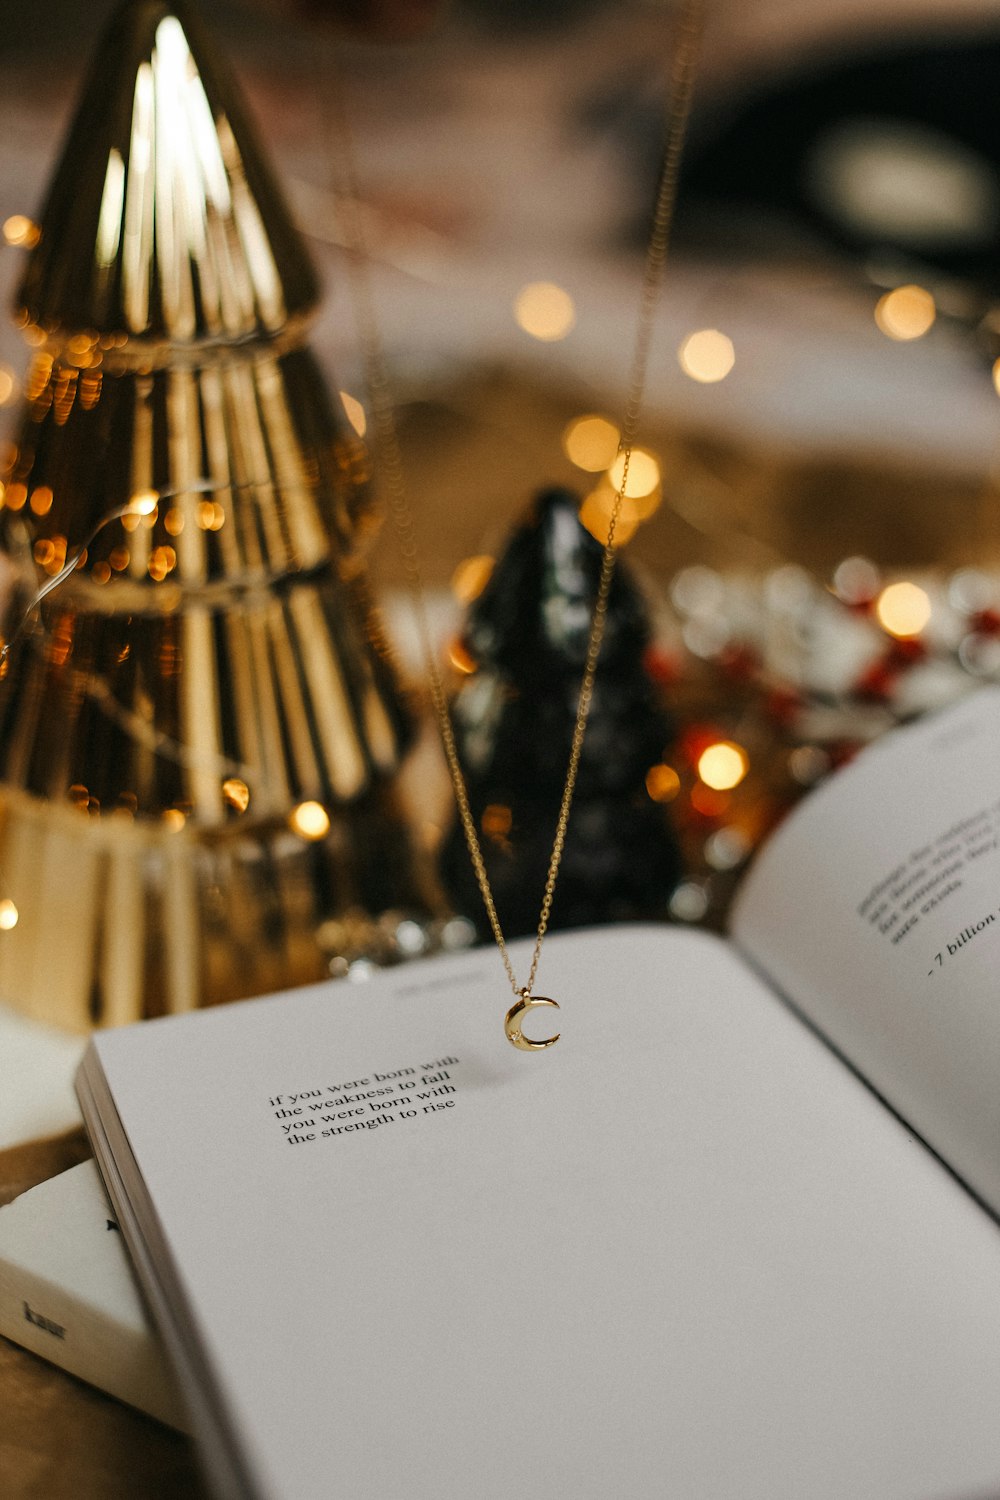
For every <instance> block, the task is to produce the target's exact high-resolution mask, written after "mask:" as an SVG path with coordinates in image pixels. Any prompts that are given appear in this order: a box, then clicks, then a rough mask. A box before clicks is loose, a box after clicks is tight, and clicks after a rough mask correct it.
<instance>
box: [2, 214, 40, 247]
mask: <svg viewBox="0 0 1000 1500" xmlns="http://www.w3.org/2000/svg"><path fill="white" fill-rule="evenodd" d="M3 237H4V239H5V240H6V241H7V243H8V245H18V246H20V247H21V248H22V249H24V250H31V249H32V248H33V247H34V246H35V245H37V244H38V241H39V239H40V238H41V230H40V229H39V227H38V225H37V224H36V223H35V221H34V219H29V218H28V217H27V215H26V214H11V216H10V218H9V219H5V220H4V225H3Z"/></svg>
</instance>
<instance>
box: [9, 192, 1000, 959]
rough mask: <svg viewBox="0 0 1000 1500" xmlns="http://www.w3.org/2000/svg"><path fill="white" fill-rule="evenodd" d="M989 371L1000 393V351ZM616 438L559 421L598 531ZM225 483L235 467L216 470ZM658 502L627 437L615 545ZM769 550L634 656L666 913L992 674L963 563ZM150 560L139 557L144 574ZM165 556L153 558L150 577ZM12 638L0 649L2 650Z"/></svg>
mask: <svg viewBox="0 0 1000 1500" xmlns="http://www.w3.org/2000/svg"><path fill="white" fill-rule="evenodd" d="M2 234H3V237H4V239H5V241H6V243H7V244H8V245H11V246H16V247H20V248H31V247H32V245H34V244H35V243H37V238H38V229H37V226H36V225H35V224H34V223H33V221H32V220H30V219H29V218H27V217H26V216H24V215H20V214H15V215H12V216H11V217H9V218H8V219H7V220H6V221H5V223H4V224H3V226H2ZM874 292H875V293H877V295H876V296H875V299H874V302H873V306H872V316H873V318H874V321H875V324H876V326H877V328H878V329H879V330H880V332H881V333H882V334H883V335H884V336H885V337H886V338H888V339H890V340H892V341H894V342H909V341H913V340H917V339H920V338H923V337H924V336H925V335H927V334H928V333H929V332H930V330H931V328H932V327H933V326H934V323H935V321H936V320H937V317H938V313H939V309H938V306H937V302H936V299H935V296H934V294H933V293H932V292H931V291H930V290H929V289H928V288H926V287H924V286H920V285H918V284H916V283H911V282H901V283H900V284H898V285H892V286H887V287H881V288H880V287H875V288H874ZM511 310H512V315H513V318H514V320H515V322H516V324H517V325H518V327H519V328H520V329H521V330H522V331H523V332H524V333H525V334H526V335H527V336H529V337H531V338H533V339H536V340H539V341H541V342H556V341H559V340H561V339H564V338H566V337H567V336H568V335H569V334H570V333H571V332H572V330H573V327H574V325H575V323H576V306H575V301H574V298H573V296H572V295H571V293H570V292H569V291H568V290H567V289H566V288H564V287H561V286H558V285H557V284H555V283H553V282H548V281H536V282H530V283H528V284H526V285H524V286H522V287H521V288H520V289H519V291H518V292H517V294H516V296H515V297H514V299H513V302H512V309H511ZM676 358H677V363H678V366H679V368H680V370H681V372H682V373H683V375H684V376H686V377H687V378H688V379H690V380H692V381H694V382H696V383H699V384H703V385H711V384H717V383H719V382H721V381H724V380H726V379H727V378H729V376H730V375H731V374H732V372H733V370H734V369H735V368H736V366H737V362H738V349H737V347H736V343H735V342H734V339H733V338H732V337H731V336H730V335H729V334H727V333H726V332H724V331H723V330H722V329H719V328H717V327H708V326H706V327H698V328H692V329H690V330H689V331H688V332H686V333H685V334H684V335H683V337H682V338H681V339H680V340H679V342H678V344H677V348H676ZM992 379H993V384H994V386H995V388H996V389H997V391H998V393H1000V359H998V360H997V361H996V363H995V364H994V366H993V368H992ZM19 394H20V384H19V381H18V379H17V377H16V375H15V373H14V372H13V371H12V370H10V369H9V368H8V367H7V366H4V365H0V407H3V406H5V405H8V404H9V403H10V402H12V401H13V400H14V399H15V398H16V397H17V396H18V395H19ZM339 394H340V399H341V401H342V404H343V408H344V412H345V415H346V417H347V420H348V422H349V423H350V425H351V427H352V428H353V430H354V432H355V433H356V434H357V435H358V437H364V435H365V432H366V426H367V419H366V413H365V408H364V405H363V403H362V402H361V401H359V400H358V399H357V398H356V397H354V396H352V395H351V394H350V393H349V392H347V391H341V392H340V393H339ZM619 442H620V433H619V430H618V427H617V426H616V424H615V423H614V422H613V421H611V420H610V419H609V418H608V417H607V416H605V415H603V414H601V413H595V412H590V413H585V414H583V415H581V416H579V417H576V418H574V419H573V420H572V421H571V422H570V423H569V424H568V425H567V426H566V428H565V430H564V432H563V434H562V448H563V452H564V453H565V456H566V458H567V459H568V460H569V462H570V463H571V464H572V465H573V466H574V467H575V468H576V469H577V470H578V471H579V472H580V473H581V474H582V475H584V476H586V492H585V494H584V498H583V501H582V504H581V509H580V519H581V521H582V523H583V524H584V526H586V527H587V529H588V530H589V531H590V532H591V533H592V534H593V535H594V536H595V537H596V538H597V540H598V541H601V542H603V540H604V538H605V537H606V536H607V531H608V521H609V517H610V514H611V510H612V508H613V507H614V505H615V500H616V497H617V495H618V494H619V492H620V490H621V485H622V478H623V476H622V472H621V468H622V457H621V455H620V454H619V452H618V449H619ZM191 487H195V488H200V489H204V490H206V491H212V492H213V493H214V490H215V489H216V488H217V487H216V486H215V485H214V484H213V483H212V481H210V480H197V481H194V482H193V486H189V488H191ZM232 487H233V486H232V485H231V483H228V482H227V484H226V486H224V488H226V489H231V488H232ZM9 498H11V499H12V501H13V499H14V498H16V497H9ZM168 498H169V496H168V495H167V494H166V493H158V492H155V491H145V492H143V493H142V494H141V495H136V496H134V497H132V500H131V501H129V502H128V503H127V504H126V505H125V506H124V507H119V508H118V509H117V510H116V511H115V512H114V513H112V514H109V515H108V516H106V517H104V518H103V519H102V521H101V522H100V524H99V526H98V528H96V529H97V530H99V529H100V528H101V527H103V526H104V525H106V524H108V523H109V522H110V521H112V520H115V519H118V518H123V517H127V519H128V522H129V524H130V526H131V525H138V524H139V523H140V518H141V519H142V520H143V521H144V522H145V523H146V524H148V523H149V516H150V515H151V514H152V513H153V512H155V511H156V508H157V507H158V506H159V505H160V504H161V503H162V502H163V501H164V500H166V499H168ZM665 502H666V504H667V505H668V506H670V507H673V508H675V509H678V508H679V497H678V496H677V495H675V494H673V493H672V492H671V489H670V487H669V486H665V484H664V478H663V472H662V465H661V461H660V459H659V457H658V455H657V454H656V453H655V452H654V451H653V450H652V449H650V448H646V447H642V446H635V447H633V448H632V450H631V456H630V464H629V470H628V477H627V484H626V487H625V490H624V494H623V496H622V504H621V509H620V513H619V518H618V526H617V533H616V537H617V542H618V545H621V546H624V545H625V544H627V543H628V542H629V541H630V540H631V538H632V537H633V536H634V535H635V533H636V532H637V530H638V529H639V527H640V526H642V525H643V524H644V523H645V522H647V521H648V520H650V518H651V517H652V516H653V515H654V514H655V513H656V511H657V510H658V509H659V507H660V506H661V505H663V504H664V503H665ZM4 503H5V497H4V496H3V494H2V492H0V504H4ZM206 505H208V506H210V507H211V517H210V518H206V520H205V524H206V525H211V526H212V527H213V528H216V529H217V528H218V527H221V526H222V525H223V524H224V523H225V510H224V507H222V506H221V505H220V504H219V503H218V501H216V500H214V499H209V500H207V501H206ZM10 508H12V509H14V508H16V506H15V505H14V504H13V503H12V504H11V506H10ZM35 508H36V509H37V507H35ZM703 529H706V530H710V526H707V527H703ZM95 534H96V531H95ZM92 539H93V538H92V537H91V538H89V539H88V543H89V541H91V540H92ZM85 546H86V544H85ZM84 550H85V547H84V548H77V549H76V551H75V552H74V553H73V554H72V555H70V556H67V554H66V551H65V549H63V550H62V551H61V552H60V550H59V549H58V548H55V549H54V550H53V551H52V553H51V555H45V556H39V555H37V554H36V555H35V557H34V561H35V563H36V564H37V565H38V567H39V569H40V571H41V572H43V573H45V574H46V575H47V581H46V582H45V583H44V584H43V585H42V586H41V588H40V589H39V590H38V592H37V593H36V595H35V597H34V599H33V600H32V601H31V606H30V609H29V614H33V613H34V612H35V611H36V609H37V605H38V604H39V603H40V602H41V600H42V598H43V597H44V596H45V595H47V594H48V593H50V592H51V591H52V590H53V589H54V588H56V587H58V586H59V585H60V584H61V583H62V582H63V581H64V579H65V578H66V577H68V576H69V574H70V573H72V572H73V571H74V569H75V567H76V566H77V564H78V562H79V557H80V555H81V554H82V552H83V551H84ZM772 550H773V549H772ZM772 562H773V566H771V567H770V568H769V570H768V571H767V572H766V573H765V574H764V575H763V576H762V577H758V578H756V579H747V578H738V577H735V576H733V575H731V574H726V573H722V572H717V571H715V570H712V569H710V568H708V567H704V566H697V567H692V568H685V569H683V570H682V571H681V572H680V573H678V574H676V575H675V576H674V578H673V579H671V580H670V581H669V583H668V585H667V590H666V592H667V597H668V599H669V613H668V617H667V619H666V624H665V628H664V629H663V630H662V631H661V632H660V635H659V637H658V639H657V641H656V643H655V645H654V646H653V647H651V648H650V651H649V653H648V659H647V663H646V666H647V670H648V671H649V674H650V675H651V677H653V678H654V679H655V680H656V681H657V682H658V683H659V684H660V685H661V686H662V688H663V690H664V692H665V694H666V695H667V696H668V697H669V698H671V699H672V701H673V702H674V703H675V704H676V705H677V708H678V717H679V720H680V722H681V723H682V725H683V728H682V729H681V731H680V733H679V734H678V736H677V740H676V742H675V744H674V745H673V746H672V747H665V751H664V758H663V760H662V761H660V762H658V763H657V764H655V765H653V766H651V767H650V768H649V771H648V773H647V776H646V790H647V793H648V795H649V796H650V798H651V799H652V800H653V801H655V802H657V803H662V804H672V805H673V811H674V814H675V821H676V822H677V824H678V826H679V830H680V833H681V836H682V841H683V842H684V844H685V852H686V855H687V861H688V867H689V870H690V874H689V877H688V878H687V879H685V881H684V882H682V884H681V886H680V887H679V888H678V890H677V891H676V892H675V895H674V898H673V900H672V903H671V908H670V914H671V915H672V916H673V917H675V918H676V919H678V920H684V921H701V920H703V919H706V918H707V919H711V918H712V917H713V914H714V913H715V912H716V911H718V910H719V909H720V908H721V906H722V905H723V904H724V902H725V899H726V895H727V891H728V886H727V884H726V878H727V877H728V876H729V875H730V874H732V873H734V872H736V871H738V869H739V868H740V866H741V865H742V864H743V863H744V861H745V860H746V858H747V857H748V855H749V854H750V853H751V852H752V850H753V848H754V847H755V845H756V843H757V842H758V841H759V839H760V837H762V836H763V834H764V833H765V832H766V831H767V828H768V827H769V826H770V825H771V824H772V823H773V822H774V821H775V819H776V818H777V817H778V816H780V814H781V812H782V811H783V810H784V808H785V807H786V806H787V805H788V804H789V802H790V801H791V800H793V799H794V797H795V796H797V795H799V794H800V793H801V791H802V790H804V789H805V788H806V787H808V786H810V785H812V784H814V783H815V782H816V781H817V780H819V779H821V778H822V776H824V775H825V774H827V772H828V771H829V770H831V769H833V768H835V767H836V766H837V765H839V764H841V763H843V761H844V760H845V759H847V758H849V757H850V755H852V754H854V753H855V751H856V750H857V749H858V748H859V746H861V745H863V744H864V743H866V742H868V741H869V740H871V739H873V738H874V737H876V735H878V734H880V733H882V732H883V731H884V730H885V729H886V728H888V727H890V725H891V724H892V723H895V722H898V721H899V720H900V719H902V718H906V717H909V716H912V715H914V714H916V713H918V712H921V711H924V710H925V709H926V708H930V707H934V706H938V704H940V703H942V702H944V701H947V700H948V699H949V698H950V697H953V696H957V695H958V694H959V693H961V692H962V691H967V690H968V688H969V687H970V686H971V685H972V684H973V683H974V682H976V681H996V680H1000V579H997V578H993V577H991V576H990V575H988V574H986V573H983V572H979V571H977V570H975V569H969V568H966V569H960V570H958V571H956V572H955V573H954V574H952V575H951V576H950V577H948V578H940V577H934V578H923V577H921V578H892V577H887V576H883V575H882V573H881V572H880V570H879V569H878V568H877V566H876V565H875V564H874V563H873V562H871V561H870V560H868V559H866V558H861V557H852V558H846V559H844V560H843V561H842V562H841V563H840V564H839V565H838V566H837V567H836V568H835V569H834V571H833V573H832V575H831V577H830V579H829V580H828V581H826V582H822V581H820V580H818V579H816V578H814V577H812V576H811V575H809V574H808V573H807V572H806V571H805V570H804V569H802V568H800V567H797V566H796V565H795V564H794V563H791V562H789V560H788V559H787V558H784V557H780V556H777V555H775V556H774V557H773V559H772ZM159 566H160V564H159V563H157V560H156V558H151V560H150V576H151V577H152V578H153V579H154V581H158V578H157V573H156V571H155V570H156V568H157V567H159ZM492 567H493V558H492V557H491V556H488V555H486V554H479V555H475V556H472V557H468V558H466V559H465V560H464V561H463V562H461V563H460V564H459V566H458V567H457V568H456V570H455V572H454V575H453V578H452V582H451V589H452V593H453V596H454V599H455V601H456V602H457V603H458V604H459V605H461V606H463V607H468V606H469V605H471V604H472V603H473V602H474V600H475V599H476V598H477V597H478V595H479V594H480V592H481V591H482V589H483V588H484V587H485V584H486V582H487V581H488V578H489V576H490V572H491V570H492ZM169 571H170V569H169V567H167V568H165V569H161V572H162V575H163V576H165V575H166V572H169ZM22 623H23V622H22ZM20 628H21V627H19V629H20ZM10 644H11V642H8V643H7V644H6V645H5V646H4V648H3V651H2V654H0V665H2V657H5V656H6V653H7V651H8V650H9V648H10ZM445 649H446V655H447V657H448V659H449V661H450V663H451V666H452V667H453V669H454V671H455V673H456V674H457V675H459V676H462V675H467V674H469V673H472V672H475V670H476V663H475V662H474V661H472V660H471V659H470V658H469V656H468V654H467V652H466V651H465V649H464V647H463V646H462V645H461V643H460V642H459V641H458V640H457V639H456V640H453V641H451V642H450V643H447V645H446V648H445ZM85 690H86V692H87V693H88V695H89V696H90V697H91V698H92V700H93V701H94V703H95V704H96V705H97V706H98V708H99V709H100V711H101V712H102V713H104V714H106V715H107V716H108V717H109V718H111V719H112V720H114V721H115V723H116V724H117V726H118V727H119V728H120V729H122V730H123V732H125V733H127V734H129V735H132V736H134V737H136V738H138V739H139V740H140V741H141V742H142V743H143V745H144V746H145V747H146V748H148V749H150V750H151V751H153V752H154V753H155V754H157V755H164V756H168V757H170V758H172V759H174V760H177V761H179V762H181V763H184V764H193V763H194V761H197V762H198V764H199V767H201V768H204V767H203V766H202V762H203V760H204V757H203V756H198V755H196V753H195V752H194V751H193V750H191V749H190V748H189V747H187V746H185V745H183V744H181V743H180V742H179V741H177V740H174V739H171V738H170V737H169V736H167V735H165V734H163V733H161V732H159V731H157V730H155V729H154V728H153V727H152V725H150V724H148V723H147V722H146V721H145V720H143V719H141V718H140V717H139V716H138V715H136V714H135V713H133V712H131V711H130V710H128V709H127V708H125V706H124V705H122V704H121V703H120V702H118V700H117V699H116V697H115V695H114V693H113V691H112V690H111V687H110V685H109V684H108V683H106V682H103V681H102V680H101V679H100V678H98V677H95V678H93V679H92V680H91V681H89V682H88V683H87V684H86V689H85ZM211 769H212V770H213V771H217V772H218V774H219V776H220V782H221V787H222V793H223V797H224V800H225V803H226V805H227V807H229V808H230V809H231V810H232V812H233V813H235V814H237V815H240V814H243V813H246V812H247V811H248V809H249V807H250V805H251V800H252V785H253V781H254V777H255V775H256V774H257V772H256V770H255V768H254V767H248V766H243V765H237V764H236V763H235V762H232V761H229V760H225V761H223V760H222V759H219V760H218V761H217V763H216V762H215V761H213V765H212V768H211ZM81 794H82V801H81ZM70 800H71V801H75V802H76V803H77V805H84V804H86V805H87V806H88V807H89V810H90V811H95V809H94V808H92V807H90V801H91V800H92V799H89V797H88V794H87V792H86V788H70ZM500 811H501V812H502V811H503V810H502V809H501V810H500ZM487 813H488V814H489V815H490V818H489V826H487V825H486V824H485V823H484V827H483V833H484V836H485V837H487V838H489V837H491V836H493V835H494V833H495V832H496V829H498V828H501V827H503V826H505V825H504V823H503V818H502V817H501V818H499V819H498V818H497V816H496V814H497V809H495V808H491V809H487ZM162 817H163V822H164V826H165V827H167V828H170V829H176V830H180V829H182V828H183V827H184V826H185V825H186V822H187V815H186V813H185V811H184V810H183V809H182V808H170V809H167V810H166V811H165V812H164V813H163V815H162ZM288 825H289V827H290V828H291V830H292V831H293V832H294V833H295V834H297V835H298V836H299V837H301V838H302V839H304V840H307V841H318V840H321V839H323V838H325V837H326V836H327V834H328V833H329V831H330V827H331V820H330V815H329V812H328V810H327V808H326V807H325V806H324V805H323V804H322V803H321V802H318V801H313V800H308V801H304V802H300V803H298V804H297V805H296V806H295V807H294V808H293V810H292V812H291V813H290V814H289V818H288ZM506 826H508V827H509V825H506ZM17 920H18V912H17V907H16V906H15V904H14V902H13V901H11V900H10V899H9V898H6V897H5V898H2V899H0V931H2V930H9V929H11V928H12V927H13V926H14V925H16V922H17Z"/></svg>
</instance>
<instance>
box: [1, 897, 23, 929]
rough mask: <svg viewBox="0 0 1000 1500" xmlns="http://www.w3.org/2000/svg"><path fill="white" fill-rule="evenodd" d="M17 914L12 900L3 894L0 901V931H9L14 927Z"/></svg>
mask: <svg viewBox="0 0 1000 1500" xmlns="http://www.w3.org/2000/svg"><path fill="white" fill-rule="evenodd" d="M19 915H20V914H19V912H18V909H17V907H16V906H15V905H14V903H13V901H11V899H10V897H9V896H5V897H4V898H3V900H2V901H0V931H3V932H10V930H11V928H12V927H16V926H17V919H18V916H19Z"/></svg>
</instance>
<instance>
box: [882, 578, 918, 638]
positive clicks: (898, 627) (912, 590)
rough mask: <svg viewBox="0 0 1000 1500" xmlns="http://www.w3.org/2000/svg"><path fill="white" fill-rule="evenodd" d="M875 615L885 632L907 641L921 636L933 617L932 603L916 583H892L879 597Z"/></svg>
mask: <svg viewBox="0 0 1000 1500" xmlns="http://www.w3.org/2000/svg"><path fill="white" fill-rule="evenodd" d="M875 613H876V615H877V616H878V622H879V624H880V625H881V626H882V628H883V630H887V631H888V632H889V634H890V635H894V636H897V637H899V638H900V639H901V640H906V639H908V638H909V637H911V636H915V635H919V634H920V632H921V631H922V630H923V628H924V626H925V625H926V624H927V622H928V620H929V619H930V617H931V601H930V599H929V598H928V597H927V595H926V594H925V593H924V590H923V589H922V588H919V587H918V586H917V584H915V583H890V584H889V586H888V588H884V589H883V590H882V592H881V594H879V596H878V603H877V604H876V605H875Z"/></svg>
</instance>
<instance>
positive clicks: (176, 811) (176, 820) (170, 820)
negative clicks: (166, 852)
mask: <svg viewBox="0 0 1000 1500" xmlns="http://www.w3.org/2000/svg"><path fill="white" fill-rule="evenodd" d="M163 822H164V823H165V825H166V826H167V828H170V829H172V830H173V831H174V833H180V831H181V829H182V828H183V827H184V824H185V823H186V822H187V818H186V817H185V815H184V813H183V812H182V811H181V809H180V808H179V807H168V808H167V809H166V811H165V812H164V814H163Z"/></svg>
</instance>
